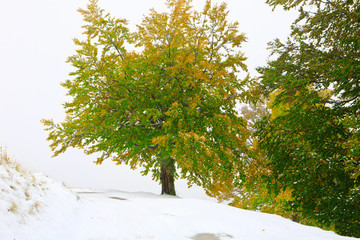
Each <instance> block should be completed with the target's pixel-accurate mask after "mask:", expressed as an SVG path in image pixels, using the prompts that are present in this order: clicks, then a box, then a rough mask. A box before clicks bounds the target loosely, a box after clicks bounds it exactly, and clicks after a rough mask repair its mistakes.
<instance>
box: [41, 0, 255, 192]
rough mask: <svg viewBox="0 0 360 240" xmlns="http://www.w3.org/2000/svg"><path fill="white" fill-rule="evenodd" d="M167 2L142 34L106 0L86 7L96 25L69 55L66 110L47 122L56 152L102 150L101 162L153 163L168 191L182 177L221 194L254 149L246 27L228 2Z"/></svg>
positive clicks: (90, 23) (84, 12) (142, 27)
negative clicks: (247, 112) (240, 108)
mask: <svg viewBox="0 0 360 240" xmlns="http://www.w3.org/2000/svg"><path fill="white" fill-rule="evenodd" d="M166 6H167V8H168V12H164V13H159V12H156V11H155V10H154V9H152V10H151V11H150V14H149V15H148V16H146V17H144V19H143V21H142V23H141V24H140V25H139V26H138V28H137V31H136V32H133V33H131V32H130V31H129V30H128V28H127V27H126V23H127V21H126V20H125V19H116V18H113V17H111V16H110V15H109V14H105V13H104V10H102V9H100V8H99V7H98V5H97V1H96V0H91V1H90V4H89V5H88V6H87V9H86V10H84V9H80V10H79V11H80V13H81V14H82V15H83V16H84V21H85V22H86V23H87V24H86V25H84V29H85V32H84V35H85V39H84V40H79V39H75V40H74V42H75V44H76V45H77V46H79V49H78V50H77V51H76V54H74V55H73V56H71V57H69V60H68V62H70V63H71V64H72V65H73V66H74V67H75V69H76V70H75V71H74V72H72V73H71V74H70V75H71V76H72V77H73V78H72V79H70V80H67V81H66V82H64V83H63V84H62V86H64V87H65V88H66V89H67V92H68V95H69V96H71V101H69V102H67V103H66V104H65V105H64V108H65V110H66V114H67V115H66V119H65V120H64V121H63V122H61V123H54V122H53V121H52V120H43V123H44V125H45V126H46V130H47V131H49V137H48V140H50V141H51V145H50V146H51V149H52V150H53V151H54V155H55V156H56V155H58V154H60V153H63V152H64V151H65V150H66V149H67V148H69V147H75V148H80V149H84V151H85V153H87V154H92V153H99V152H100V153H102V155H101V157H99V158H98V160H97V164H101V163H102V162H103V161H104V160H105V159H107V158H111V159H112V160H113V161H115V162H116V163H118V164H121V163H125V164H129V165H130V166H131V167H132V168H133V169H134V168H136V167H142V168H143V169H144V170H143V172H142V173H143V174H148V173H149V172H150V171H151V172H152V174H153V178H154V179H155V180H160V182H161V184H162V194H171V195H175V186H174V179H176V178H178V177H180V178H183V179H187V181H188V184H189V185H192V184H197V185H200V186H202V187H204V189H206V191H207V192H208V193H209V194H213V195H216V192H217V189H219V188H227V187H231V186H232V185H233V184H235V183H236V182H239V178H241V176H242V175H241V168H242V161H243V159H245V158H246V151H247V147H246V139H247V135H248V131H247V129H246V123H245V121H244V120H243V119H242V118H241V117H240V116H238V113H237V112H236V110H235V109H234V108H235V104H236V102H237V101H239V100H242V99H243V98H244V97H245V96H244V95H243V94H242V93H243V92H244V91H243V88H244V87H245V85H246V78H245V79H244V80H239V78H238V73H239V71H240V70H241V69H243V70H246V66H245V65H244V63H243V62H244V60H245V59H246V58H245V57H244V56H243V54H242V53H241V52H240V46H241V44H242V43H243V42H244V41H245V36H244V34H241V33H239V32H238V23H237V22H234V23H231V22H228V20H227V14H228V11H227V10H226V4H225V3H222V4H220V5H211V2H210V1H207V2H206V4H205V6H204V9H203V10H202V11H201V12H197V11H195V10H193V8H192V6H191V1H190V0H167V1H166ZM129 49H135V50H133V51H130V50H129Z"/></svg>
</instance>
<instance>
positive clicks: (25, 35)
mask: <svg viewBox="0 0 360 240" xmlns="http://www.w3.org/2000/svg"><path fill="white" fill-rule="evenodd" d="M193 2H194V5H195V6H196V9H199V10H200V8H201V6H203V3H204V2H205V0H194V1H193ZM213 2H220V1H215V0H213ZM225 2H227V3H228V9H229V10H230V19H231V20H233V21H234V20H236V21H238V22H239V23H240V27H239V28H240V29H239V30H240V31H241V32H244V33H246V35H247V37H248V43H246V44H245V45H244V48H243V51H244V52H245V54H246V56H247V57H248V61H247V65H248V67H249V70H250V71H251V72H252V73H253V74H255V70H254V69H255V68H256V67H257V66H261V65H264V64H265V63H266V59H267V56H268V52H267V50H266V47H267V42H269V41H272V40H273V39H274V38H280V39H285V38H286V36H287V35H288V34H289V32H290V24H291V22H292V21H293V20H294V19H295V16H296V14H295V13H294V12H292V13H289V12H284V11H283V10H282V9H280V8H279V9H277V10H276V11H274V12H273V11H271V8H270V7H269V6H267V5H266V4H265V0H225ZM86 4H87V1H86V0H62V1H59V0H0V145H2V146H7V148H8V153H9V154H10V156H12V157H13V158H14V159H15V160H16V161H17V162H19V163H20V164H21V165H23V166H24V167H25V168H27V169H29V170H32V171H42V172H44V173H45V174H47V175H49V176H50V177H53V178H55V179H58V180H62V181H64V182H65V183H66V184H67V185H69V186H77V187H94V188H116V189H121V190H124V191H148V192H154V193H159V192H160V186H159V185H158V184H157V183H154V182H152V180H151V177H143V176H141V175H140V174H139V173H138V172H137V171H133V170H129V168H128V167H127V166H124V165H121V166H116V165H114V164H113V163H111V162H110V161H108V162H105V163H104V164H103V165H101V166H97V165H95V164H93V163H92V161H93V160H94V159H95V158H94V157H92V156H86V155H84V154H82V152H81V151H77V150H71V151H68V152H67V153H65V154H63V155H61V156H59V157H56V158H51V155H52V153H51V151H50V149H49V147H48V145H49V143H48V142H47V141H46V137H47V133H46V132H45V131H44V130H43V126H42V125H41V123H40V120H41V119H42V118H53V119H54V120H55V121H57V122H59V121H62V120H63V118H64V111H63V108H62V105H61V104H62V103H64V101H65V90H64V89H63V88H62V87H61V86H60V83H61V82H63V81H65V80H66V79H67V78H68V73H69V72H70V70H71V68H70V65H69V64H67V63H65V61H66V59H67V57H68V56H70V55H72V54H73V53H74V49H75V48H74V44H73V43H72V39H73V38H74V37H80V35H81V32H82V29H81V28H80V27H81V25H82V24H83V23H82V20H81V16H80V14H79V13H78V12H77V11H76V10H77V9H78V8H79V7H81V8H85V7H86ZM99 5H100V6H101V7H102V8H103V9H105V11H107V12H110V13H111V15H112V16H115V17H122V18H126V19H128V20H129V22H130V27H131V28H134V27H135V25H136V24H139V23H140V22H141V18H142V16H143V15H144V14H147V13H148V9H149V8H152V7H154V8H155V9H156V10H163V9H164V0H127V1H124V0H99ZM177 193H178V194H179V195H180V196H181V195H184V196H185V195H187V196H188V195H193V196H202V192H201V191H200V190H199V189H197V188H195V189H192V190H187V189H186V185H185V183H184V182H178V184H177Z"/></svg>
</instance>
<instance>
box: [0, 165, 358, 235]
mask: <svg viewBox="0 0 360 240" xmlns="http://www.w3.org/2000/svg"><path fill="white" fill-rule="evenodd" d="M0 216H1V217H0V239H1V240H14V239H15V240H64V239H66V240H126V239H129V240H130V239H158V240H160V239H163V240H189V239H193V240H229V239H239V240H265V239H266V240H289V239H292V240H300V239H301V240H303V239H306V240H342V239H355V238H347V237H342V236H339V235H336V234H335V233H333V232H329V231H324V230H321V229H319V228H314V227H308V226H304V225H300V224H297V223H294V222H292V221H290V220H288V219H284V218H282V217H279V216H276V215H271V214H264V213H259V212H253V211H247V210H242V209H238V208H234V207H230V206H227V205H225V204H220V203H215V202H212V201H207V200H199V199H186V198H179V197H173V196H161V195H156V194H151V193H145V192H137V193H131V192H124V191H118V190H91V189H68V188H66V187H65V186H64V185H63V184H61V183H59V182H56V181H54V180H52V179H49V178H47V177H46V176H44V175H43V174H33V173H29V172H24V171H22V170H20V169H19V168H18V167H16V166H15V165H11V164H7V163H4V162H0Z"/></svg>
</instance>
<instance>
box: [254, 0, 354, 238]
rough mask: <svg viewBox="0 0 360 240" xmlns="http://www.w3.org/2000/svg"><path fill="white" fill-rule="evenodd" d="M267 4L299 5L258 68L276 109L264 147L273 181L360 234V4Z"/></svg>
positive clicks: (298, 205)
mask: <svg viewBox="0 0 360 240" xmlns="http://www.w3.org/2000/svg"><path fill="white" fill-rule="evenodd" d="M268 2H269V3H270V4H271V5H273V6H276V5H283V6H284V7H285V8H291V7H295V6H301V9H300V17H299V19H298V20H297V21H296V22H295V23H294V24H293V28H292V29H293V31H292V34H291V37H290V38H289V40H288V42H286V43H281V42H280V41H278V40H276V41H275V42H273V43H272V44H271V49H272V50H273V54H274V57H275V58H274V59H275V60H272V61H270V62H269V63H268V65H267V66H265V67H262V68H259V72H260V73H261V88H262V91H263V93H264V94H265V95H267V96H271V106H270V107H271V109H272V116H271V117H267V118H266V119H264V120H263V121H262V123H261V124H260V125H259V131H258V136H259V138H260V146H261V148H262V149H263V150H265V151H266V154H267V157H268V165H269V167H270V168H271V169H272V170H273V174H274V176H273V177H274V178H273V179H275V180H276V181H277V182H279V183H281V184H280V186H281V188H282V189H286V188H291V189H293V192H292V196H293V197H294V200H293V201H292V208H293V209H294V210H296V211H299V212H301V214H302V215H303V216H305V217H309V218H312V219H315V220H317V221H318V222H319V223H321V224H322V225H324V226H333V227H334V228H335V230H336V231H337V232H338V233H340V234H345V235H349V236H356V237H360V204H359V199H360V178H359V175H360V169H359V166H360V165H359V164H360V160H359V142H360V138H359V137H360V136H359V133H360V124H359V123H360V122H359V116H360V2H359V1H340V0H329V1H316V0H313V1H301V0H299V1H280V0H279V1H275V0H274V1H268ZM270 94H271V95H270ZM275 186H279V185H277V184H275Z"/></svg>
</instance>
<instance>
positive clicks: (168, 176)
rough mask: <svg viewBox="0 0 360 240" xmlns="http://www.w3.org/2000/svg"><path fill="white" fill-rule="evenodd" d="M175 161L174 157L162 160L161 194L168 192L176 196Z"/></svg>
mask: <svg viewBox="0 0 360 240" xmlns="http://www.w3.org/2000/svg"><path fill="white" fill-rule="evenodd" d="M174 171H175V161H174V159H172V158H170V159H164V160H162V162H161V172H160V181H161V194H168V195H173V196H175V195H176V193H175V179H174Z"/></svg>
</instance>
